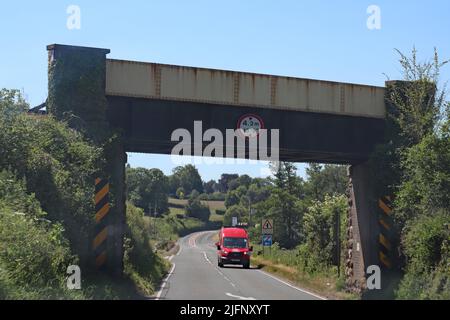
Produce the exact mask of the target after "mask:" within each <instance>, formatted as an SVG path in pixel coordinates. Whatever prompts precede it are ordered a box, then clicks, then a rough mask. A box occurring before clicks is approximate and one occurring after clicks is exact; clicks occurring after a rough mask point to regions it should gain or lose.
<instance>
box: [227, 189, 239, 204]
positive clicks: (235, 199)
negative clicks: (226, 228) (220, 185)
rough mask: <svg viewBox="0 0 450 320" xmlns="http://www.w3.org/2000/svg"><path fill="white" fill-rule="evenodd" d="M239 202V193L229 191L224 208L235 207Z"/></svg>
mask: <svg viewBox="0 0 450 320" xmlns="http://www.w3.org/2000/svg"><path fill="white" fill-rule="evenodd" d="M239 201H240V197H239V193H238V192H237V191H236V190H233V191H229V192H228V193H227V195H226V197H225V207H227V208H229V207H232V206H234V205H237V204H238V203H239Z"/></svg>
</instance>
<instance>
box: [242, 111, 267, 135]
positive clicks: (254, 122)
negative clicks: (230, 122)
mask: <svg viewBox="0 0 450 320" xmlns="http://www.w3.org/2000/svg"><path fill="white" fill-rule="evenodd" d="M237 128H238V129H239V131H240V132H241V134H242V135H244V136H245V137H256V136H258V135H259V130H261V129H264V122H263V120H262V119H261V117H259V116H257V115H255V114H246V115H244V116H242V117H241V118H240V119H239V121H238V125H237Z"/></svg>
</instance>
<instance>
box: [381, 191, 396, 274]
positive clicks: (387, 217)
mask: <svg viewBox="0 0 450 320" xmlns="http://www.w3.org/2000/svg"><path fill="white" fill-rule="evenodd" d="M378 207H379V209H380V217H379V220H378V222H379V224H380V235H379V238H378V242H379V244H380V250H379V259H380V263H381V266H382V267H384V268H387V269H391V268H392V258H391V257H392V250H393V246H392V241H391V239H392V229H393V221H392V217H391V215H392V203H391V197H389V196H385V197H381V198H380V199H378Z"/></svg>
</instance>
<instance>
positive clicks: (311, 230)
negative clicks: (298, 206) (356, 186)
mask: <svg viewBox="0 0 450 320" xmlns="http://www.w3.org/2000/svg"><path fill="white" fill-rule="evenodd" d="M346 213H347V199H346V197H345V196H343V195H335V196H329V195H326V196H325V199H324V200H323V201H314V203H313V205H312V206H310V207H309V208H308V210H307V211H306V213H305V215H304V219H303V223H304V236H305V240H306V243H305V249H306V250H305V252H304V253H306V255H304V256H303V260H304V261H305V262H306V263H307V266H308V269H309V270H310V271H312V272H314V271H316V270H320V269H321V268H326V267H327V266H330V265H332V264H333V261H334V256H335V253H336V246H337V242H336V234H335V232H336V228H335V226H336V223H337V220H336V219H340V224H341V234H339V240H340V241H341V242H343V241H344V239H346V238H345V237H346V235H345V228H343V227H342V226H345V225H346V217H347V215H346ZM343 247H344V246H341V248H343Z"/></svg>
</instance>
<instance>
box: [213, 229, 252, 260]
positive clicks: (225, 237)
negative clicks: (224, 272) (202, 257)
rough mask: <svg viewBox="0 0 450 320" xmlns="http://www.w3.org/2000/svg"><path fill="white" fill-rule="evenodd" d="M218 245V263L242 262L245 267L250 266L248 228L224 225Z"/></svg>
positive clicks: (250, 250) (250, 251)
mask: <svg viewBox="0 0 450 320" xmlns="http://www.w3.org/2000/svg"><path fill="white" fill-rule="evenodd" d="M216 246H217V265H218V266H219V267H221V268H222V267H223V266H224V265H225V264H240V265H242V266H243V267H244V268H245V269H248V268H250V255H251V253H252V251H253V247H250V244H249V239H248V233H247V230H245V229H243V228H236V227H223V228H222V229H221V230H220V233H219V242H217V243H216Z"/></svg>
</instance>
